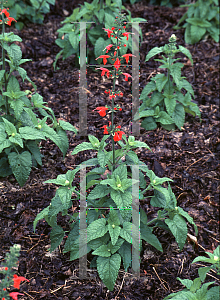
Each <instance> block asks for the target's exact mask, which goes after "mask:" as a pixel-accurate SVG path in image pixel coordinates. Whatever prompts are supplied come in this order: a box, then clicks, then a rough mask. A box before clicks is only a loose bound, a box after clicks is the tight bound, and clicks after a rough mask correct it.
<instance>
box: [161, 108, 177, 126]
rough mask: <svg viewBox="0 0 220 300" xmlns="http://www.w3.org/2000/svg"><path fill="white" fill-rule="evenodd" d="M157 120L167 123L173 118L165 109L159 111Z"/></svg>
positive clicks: (171, 121) (170, 122)
mask: <svg viewBox="0 0 220 300" xmlns="http://www.w3.org/2000/svg"><path fill="white" fill-rule="evenodd" d="M157 122H160V123H161V124H164V125H168V124H172V123H173V122H174V120H173V119H172V118H171V117H170V116H169V115H168V114H167V113H166V112H165V111H160V112H159V114H158V118H157Z"/></svg>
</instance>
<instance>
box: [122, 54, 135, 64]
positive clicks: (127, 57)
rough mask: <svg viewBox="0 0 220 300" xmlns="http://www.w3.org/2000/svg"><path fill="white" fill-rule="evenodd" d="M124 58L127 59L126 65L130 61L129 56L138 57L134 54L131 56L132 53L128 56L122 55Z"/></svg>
mask: <svg viewBox="0 0 220 300" xmlns="http://www.w3.org/2000/svg"><path fill="white" fill-rule="evenodd" d="M122 56H123V57H124V58H125V60H126V63H128V61H129V56H134V57H136V56H135V55H133V54H130V53H128V54H124V55H122Z"/></svg>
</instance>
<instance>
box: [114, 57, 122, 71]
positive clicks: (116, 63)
mask: <svg viewBox="0 0 220 300" xmlns="http://www.w3.org/2000/svg"><path fill="white" fill-rule="evenodd" d="M120 65H121V63H120V60H119V58H118V57H117V59H116V61H115V62H114V67H115V68H116V70H117V71H118V69H119V68H120Z"/></svg>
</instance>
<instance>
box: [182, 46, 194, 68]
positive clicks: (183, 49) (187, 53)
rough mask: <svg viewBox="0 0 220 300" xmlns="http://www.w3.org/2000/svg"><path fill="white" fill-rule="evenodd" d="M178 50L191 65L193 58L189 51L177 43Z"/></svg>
mask: <svg viewBox="0 0 220 300" xmlns="http://www.w3.org/2000/svg"><path fill="white" fill-rule="evenodd" d="M179 50H180V51H181V52H182V53H183V54H185V55H186V56H187V57H188V58H189V60H190V61H191V64H192V65H193V59H192V55H191V53H190V51H189V50H188V49H186V48H185V47H183V46H181V45H179Z"/></svg>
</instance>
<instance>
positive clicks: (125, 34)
mask: <svg viewBox="0 0 220 300" xmlns="http://www.w3.org/2000/svg"><path fill="white" fill-rule="evenodd" d="M129 34H132V33H131V32H124V33H122V35H123V36H126V38H127V40H128V37H129Z"/></svg>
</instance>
